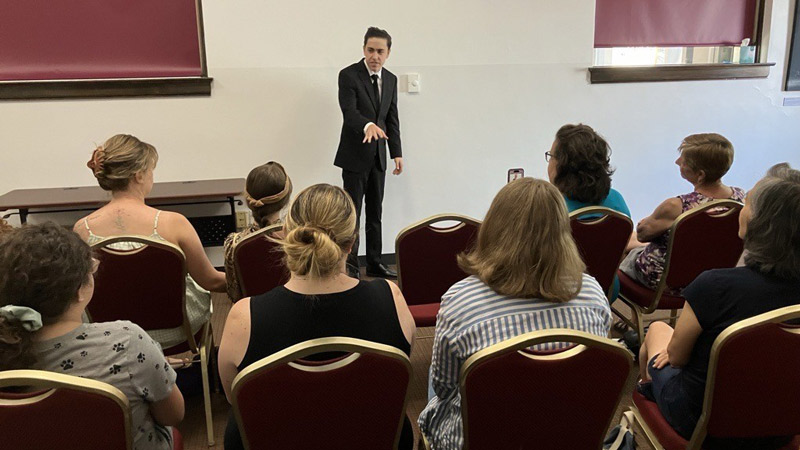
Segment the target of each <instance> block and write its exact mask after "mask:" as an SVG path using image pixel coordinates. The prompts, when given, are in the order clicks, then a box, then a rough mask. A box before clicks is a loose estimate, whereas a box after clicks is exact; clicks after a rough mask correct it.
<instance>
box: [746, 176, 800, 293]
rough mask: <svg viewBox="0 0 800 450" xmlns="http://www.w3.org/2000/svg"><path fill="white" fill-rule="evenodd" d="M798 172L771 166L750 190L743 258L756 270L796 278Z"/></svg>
mask: <svg viewBox="0 0 800 450" xmlns="http://www.w3.org/2000/svg"><path fill="white" fill-rule="evenodd" d="M798 198H800V171H797V170H794V169H792V168H791V167H789V165H788V164H785V163H784V164H779V165H777V166H773V167H772V168H771V169H770V170H769V172H767V176H766V177H764V178H763V179H761V180H760V181H759V182H758V183H756V185H755V186H754V187H753V189H751V190H750V192H749V194H748V196H747V199H746V201H747V202H748V203H750V209H751V211H752V216H751V218H750V222H748V224H747V231H746V232H745V235H744V248H745V250H747V253H746V254H745V257H744V261H745V264H746V265H747V266H750V267H753V268H755V269H757V270H759V271H760V272H763V273H767V274H771V275H774V276H776V277H778V278H783V279H788V280H800V201H798Z"/></svg>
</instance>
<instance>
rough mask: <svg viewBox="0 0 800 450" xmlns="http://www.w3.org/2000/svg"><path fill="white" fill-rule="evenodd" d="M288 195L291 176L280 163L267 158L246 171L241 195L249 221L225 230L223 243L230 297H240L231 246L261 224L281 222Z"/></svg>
mask: <svg viewBox="0 0 800 450" xmlns="http://www.w3.org/2000/svg"><path fill="white" fill-rule="evenodd" d="M291 196H292V180H291V179H290V178H289V175H288V174H287V173H286V170H285V169H284V168H283V166H282V165H280V164H278V163H276V162H274V161H270V162H268V163H266V164H262V165H260V166H258V167H256V168H254V169H253V170H251V171H250V173H249V174H247V181H246V182H245V199H246V200H247V207H248V208H250V211H252V212H253V223H252V224H250V226H248V227H247V228H245V229H244V230H242V231H240V232H238V233H231V234H229V235H228V237H227V238H226V239H225V244H224V250H225V274H226V278H227V280H228V288H227V290H228V297H230V299H231V300H233V301H237V300H239V299H240V298H242V289H241V287H240V286H239V280H238V279H237V278H236V271H235V270H234V264H233V248H234V246H236V244H237V243H238V242H239V241H241V240H242V239H244V238H245V237H247V236H249V235H251V234H253V233H255V232H256V231H258V230H260V229H262V228H266V227H268V226H270V225H275V224H278V223H281V213H282V212H283V210H284V209H285V208H286V205H288V204H289V199H290V198H291ZM276 234H279V233H276ZM278 237H283V236H278Z"/></svg>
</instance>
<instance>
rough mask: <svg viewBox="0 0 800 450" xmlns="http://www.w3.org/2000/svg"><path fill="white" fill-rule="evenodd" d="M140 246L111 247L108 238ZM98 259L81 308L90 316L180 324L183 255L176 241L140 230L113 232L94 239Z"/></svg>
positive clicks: (183, 321)
mask: <svg viewBox="0 0 800 450" xmlns="http://www.w3.org/2000/svg"><path fill="white" fill-rule="evenodd" d="M119 242H131V243H136V244H141V245H142V246H141V247H139V248H137V249H134V250H116V249H114V247H113V244H116V243H119ZM92 249H94V250H95V257H96V258H97V259H98V260H99V261H100V265H99V267H98V269H97V275H96V278H95V288H94V296H93V297H92V301H91V302H89V306H88V307H87V311H88V313H89V315H90V317H91V319H92V320H93V321H95V322H109V321H114V320H130V321H131V322H134V323H135V324H137V325H139V326H140V327H142V328H144V329H145V330H157V329H164V328H177V327H184V328H185V329H186V330H187V333H188V334H189V335H191V328H190V326H189V321H188V318H187V317H186V313H185V311H186V258H185V257H184V254H183V252H182V251H181V249H180V248H179V247H177V246H176V245H173V244H171V243H169V242H166V241H162V240H156V239H152V238H149V237H145V236H115V237H111V238H108V239H103V240H102V241H100V242H98V243H96V244H94V245H93V246H92Z"/></svg>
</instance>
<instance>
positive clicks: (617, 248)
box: [569, 206, 633, 295]
mask: <svg viewBox="0 0 800 450" xmlns="http://www.w3.org/2000/svg"><path fill="white" fill-rule="evenodd" d="M569 224H570V226H571V227H572V237H574V238H575V244H577V245H578V250H579V251H580V252H581V257H582V258H583V262H584V263H586V273H588V274H589V275H591V276H593V277H594V278H595V279H596V280H597V282H598V283H600V286H601V287H602V288H603V292H605V293H606V295H609V292H610V290H611V286H612V285H613V283H614V275H615V274H616V273H617V269H618V268H619V263H620V262H621V261H622V255H623V253H624V252H625V247H626V246H627V245H628V240H629V239H630V237H631V233H632V232H633V222H631V219H630V217H628V216H626V215H625V214H622V213H620V212H617V211H614V210H613V209H610V208H605V207H602V206H590V207H587V208H581V209H578V210H575V211H573V212H571V213H570V215H569Z"/></svg>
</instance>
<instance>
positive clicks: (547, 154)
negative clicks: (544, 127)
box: [544, 152, 553, 162]
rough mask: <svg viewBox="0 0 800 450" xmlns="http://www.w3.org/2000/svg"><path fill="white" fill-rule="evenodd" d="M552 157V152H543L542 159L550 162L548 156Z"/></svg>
mask: <svg viewBox="0 0 800 450" xmlns="http://www.w3.org/2000/svg"><path fill="white" fill-rule="evenodd" d="M552 157H553V154H552V153H550V152H544V160H545V161H547V162H550V158H552Z"/></svg>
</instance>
